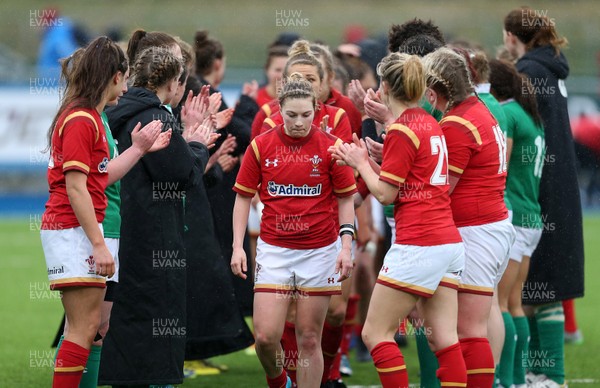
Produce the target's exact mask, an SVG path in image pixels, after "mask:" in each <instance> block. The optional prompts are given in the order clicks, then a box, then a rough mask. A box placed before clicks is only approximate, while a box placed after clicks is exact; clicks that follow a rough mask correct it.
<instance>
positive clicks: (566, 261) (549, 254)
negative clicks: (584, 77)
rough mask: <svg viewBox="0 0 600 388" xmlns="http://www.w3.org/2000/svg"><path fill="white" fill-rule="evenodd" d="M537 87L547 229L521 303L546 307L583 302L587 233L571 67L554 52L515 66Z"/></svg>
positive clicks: (541, 50) (535, 54)
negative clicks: (571, 109) (568, 83)
mask: <svg viewBox="0 0 600 388" xmlns="http://www.w3.org/2000/svg"><path fill="white" fill-rule="evenodd" d="M517 69H518V70H519V72H521V73H525V74H526V75H527V77H528V78H529V80H530V81H531V83H532V84H533V87H534V89H533V92H534V93H535V95H536V98H537V103H538V109H539V111H540V115H541V116H542V121H543V124H544V131H545V135H546V147H547V148H546V158H545V160H544V167H543V170H542V179H541V182H540V199H539V201H540V205H541V209H542V221H543V224H544V229H543V234H542V238H541V240H540V243H539V245H538V247H537V249H536V250H535V252H534V253H533V255H532V257H531V265H530V268H529V276H528V278H527V283H526V284H525V285H524V290H523V294H522V295H523V302H524V303H527V304H545V303H551V302H557V301H561V300H565V299H571V298H577V297H581V296H583V290H584V276H583V264H584V254H583V230H582V216H581V200H580V196H579V182H578V181H577V170H576V157H575V149H574V145H573V136H572V133H571V126H570V124H569V113H568V111H567V90H566V87H565V84H564V80H565V79H566V78H567V76H568V75H569V64H568V63H567V60H566V58H565V57H564V55H563V54H562V53H560V54H559V55H558V56H557V55H556V53H555V51H554V48H553V47H552V46H544V47H538V48H535V49H533V50H531V51H529V52H527V53H526V54H525V55H523V57H521V58H520V59H519V61H518V62H517Z"/></svg>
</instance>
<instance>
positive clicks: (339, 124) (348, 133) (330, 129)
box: [257, 102, 352, 143]
mask: <svg viewBox="0 0 600 388" xmlns="http://www.w3.org/2000/svg"><path fill="white" fill-rule="evenodd" d="M269 107H270V108H271V109H272V108H274V106H273V105H272V104H269ZM261 111H262V112H263V113H264V112H265V110H264V109H261ZM259 114H260V112H259ZM326 115H328V116H329V119H328V120H327V133H330V134H332V135H333V136H335V137H338V138H340V139H342V141H344V142H346V143H349V142H351V141H352V128H351V127H350V121H349V120H348V115H347V114H346V112H345V111H344V110H343V109H340V108H336V107H334V106H331V105H325V104H323V103H322V102H318V103H317V107H316V109H315V118H314V119H313V122H312V123H313V125H315V126H316V127H317V128H320V126H321V121H322V120H323V117H325V116H326ZM257 116H258V114H257ZM279 124H283V117H282V116H281V112H280V111H279V103H277V108H276V111H275V112H273V113H271V115H270V116H269V117H268V118H267V119H265V120H264V122H263V123H262V127H261V130H260V133H263V132H266V131H268V130H269V129H271V128H274V127H275V126H276V125H279Z"/></svg>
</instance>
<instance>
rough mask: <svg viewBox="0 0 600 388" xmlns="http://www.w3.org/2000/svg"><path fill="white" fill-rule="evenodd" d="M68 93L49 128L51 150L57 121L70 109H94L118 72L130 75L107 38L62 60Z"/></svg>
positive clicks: (120, 51)
mask: <svg viewBox="0 0 600 388" xmlns="http://www.w3.org/2000/svg"><path fill="white" fill-rule="evenodd" d="M61 65H62V75H61V77H62V79H63V80H64V81H65V85H66V87H65V91H64V95H63V97H62V99H61V104H60V108H59V109H58V112H57V113H56V116H54V119H53V120H52V125H50V128H49V129H48V134H47V138H48V149H50V147H51V143H52V133H53V131H54V127H55V126H56V122H57V121H58V118H59V117H60V116H61V115H62V114H63V112H64V111H65V110H66V109H69V108H86V109H95V108H96V107H97V106H98V105H99V104H100V103H101V102H102V99H103V98H104V93H105V92H106V88H107V87H108V85H109V83H110V82H111V80H112V78H113V77H114V76H115V75H116V74H117V73H119V72H120V73H122V74H125V73H127V68H128V63H127V58H125V53H123V50H121V48H120V47H119V46H118V45H117V44H116V43H115V42H113V41H112V40H110V39H109V38H107V37H106V36H101V37H99V38H96V39H94V40H93V41H91V42H90V43H89V44H88V45H87V46H86V47H85V49H80V50H77V51H75V53H74V54H73V55H71V56H70V57H68V58H65V59H63V60H62V61H61Z"/></svg>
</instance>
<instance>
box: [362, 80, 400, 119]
mask: <svg viewBox="0 0 600 388" xmlns="http://www.w3.org/2000/svg"><path fill="white" fill-rule="evenodd" d="M363 103H364V106H365V113H366V114H367V115H368V116H369V117H370V118H372V119H373V120H375V121H377V122H379V123H382V124H386V123H388V122H391V121H393V120H394V116H393V115H392V112H390V110H389V109H388V107H387V106H385V105H384V104H383V103H382V102H381V98H380V96H379V92H377V93H375V92H374V91H373V89H369V90H367V92H366V95H365V98H364V99H363Z"/></svg>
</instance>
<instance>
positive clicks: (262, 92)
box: [256, 86, 277, 120]
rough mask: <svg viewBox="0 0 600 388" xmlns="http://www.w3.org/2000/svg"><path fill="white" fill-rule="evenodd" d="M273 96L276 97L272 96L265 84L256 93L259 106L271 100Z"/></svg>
mask: <svg viewBox="0 0 600 388" xmlns="http://www.w3.org/2000/svg"><path fill="white" fill-rule="evenodd" d="M273 98H274V97H272V96H270V95H269V93H268V92H267V87H266V86H263V87H262V88H260V89H258V93H256V104H257V105H258V106H263V105H264V104H268V103H269V102H271V100H273ZM275 101H277V99H275ZM263 120H264V119H263Z"/></svg>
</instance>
